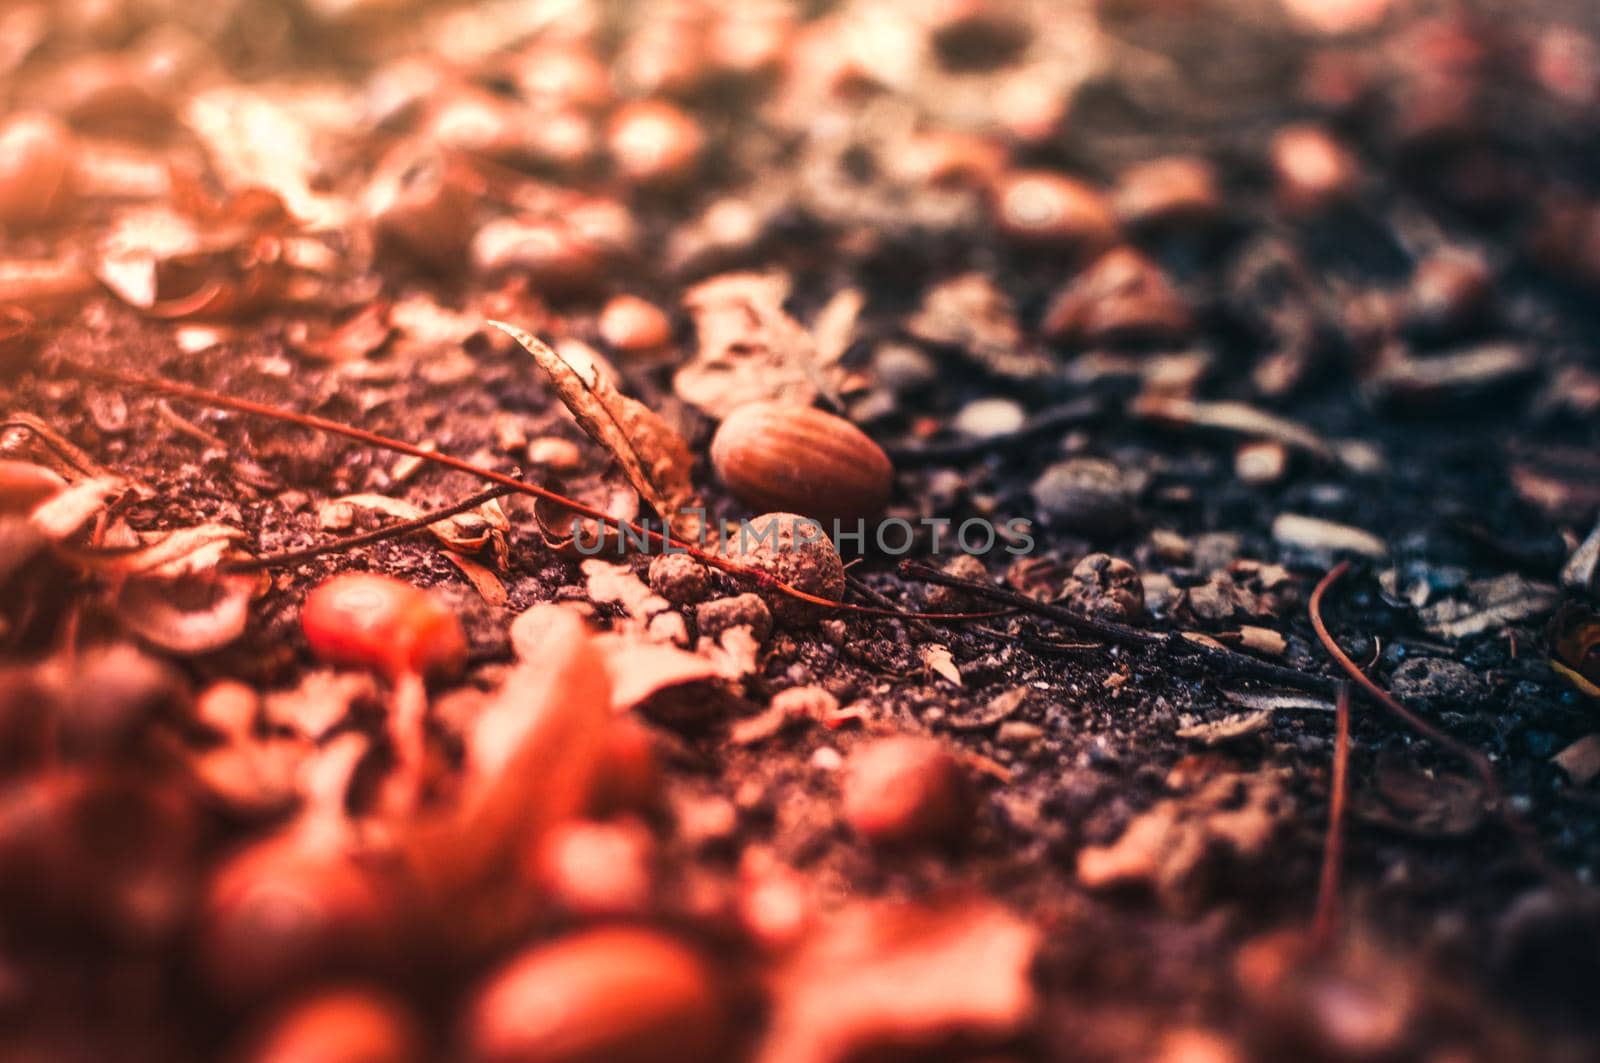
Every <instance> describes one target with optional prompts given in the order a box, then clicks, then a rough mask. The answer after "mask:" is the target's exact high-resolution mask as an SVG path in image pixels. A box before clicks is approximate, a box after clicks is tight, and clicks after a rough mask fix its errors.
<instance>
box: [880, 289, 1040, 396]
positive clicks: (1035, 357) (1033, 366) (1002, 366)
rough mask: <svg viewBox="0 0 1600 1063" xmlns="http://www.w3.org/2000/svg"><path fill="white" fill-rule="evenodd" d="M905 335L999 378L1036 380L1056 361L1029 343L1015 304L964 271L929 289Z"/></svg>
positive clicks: (911, 319) (997, 290)
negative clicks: (943, 349) (947, 351)
mask: <svg viewBox="0 0 1600 1063" xmlns="http://www.w3.org/2000/svg"><path fill="white" fill-rule="evenodd" d="M906 331H907V332H909V333H910V334H911V335H912V336H914V337H916V338H917V339H919V340H922V341H924V342H925V343H932V344H937V345H939V346H941V347H952V348H955V349H956V350H958V351H960V352H961V353H962V354H963V355H965V356H966V357H967V358H968V359H970V360H971V361H973V362H975V363H977V364H978V365H980V366H982V367H983V368H985V369H987V370H988V371H989V372H991V373H994V374H995V375H996V376H1002V377H1007V378H1009V379H1012V380H1033V379H1037V378H1038V377H1041V376H1045V375H1047V374H1049V373H1052V372H1054V371H1055V368H1056V366H1055V362H1054V360H1053V359H1051V358H1049V357H1048V356H1046V355H1045V354H1043V353H1041V352H1039V351H1037V350H1034V349H1032V348H1030V347H1028V346H1026V344H1025V340H1024V336H1023V333H1022V328H1021V326H1020V325H1018V324H1017V315H1016V310H1015V309H1014V308H1013V306H1012V304H1011V300H1010V299H1009V298H1008V297H1007V296H1006V295H1005V293H1004V292H1002V291H1001V290H1000V289H999V288H997V287H995V284H994V282H993V281H992V280H990V279H989V278H988V277H987V276H986V275H985V274H982V273H964V274H962V275H960V276H958V277H952V278H951V279H949V280H946V281H941V282H940V283H938V284H936V285H934V286H933V287H932V288H930V289H928V292H927V294H926V295H924V296H923V299H922V306H921V307H920V308H919V309H918V310H917V312H916V313H915V314H913V315H912V316H911V317H910V318H909V319H908V320H907V321H906Z"/></svg>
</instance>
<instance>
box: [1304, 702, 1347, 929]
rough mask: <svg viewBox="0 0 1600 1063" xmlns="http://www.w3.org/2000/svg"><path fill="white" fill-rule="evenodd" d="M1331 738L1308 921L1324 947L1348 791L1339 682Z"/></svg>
mask: <svg viewBox="0 0 1600 1063" xmlns="http://www.w3.org/2000/svg"><path fill="white" fill-rule="evenodd" d="M1335 711H1336V712H1337V713H1338V716H1337V717H1336V722H1335V731H1334V739H1333V785H1332V791H1331V793H1330V794H1329V795H1328V833H1327V836H1326V837H1325V838H1324V839H1323V843H1322V877H1321V879H1320V881H1319V882H1318V884H1317V914H1316V916H1315V917H1314V918H1313V919H1312V921H1311V943H1312V946H1313V947H1314V948H1318V949H1325V948H1327V947H1328V945H1329V944H1331V943H1332V941H1333V935H1334V932H1335V931H1336V930H1337V929H1338V927H1339V917H1340V913H1341V912H1342V910H1343V907H1344V906H1343V904H1342V903H1341V901H1340V890H1339V880H1340V877H1341V876H1342V875H1343V872H1344V807H1345V798H1346V793H1347V791H1348V790H1349V782H1348V779H1349V769H1350V687H1349V686H1347V685H1346V684H1344V683H1340V684H1339V700H1338V705H1337V708H1336V710H1335Z"/></svg>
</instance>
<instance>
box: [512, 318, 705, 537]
mask: <svg viewBox="0 0 1600 1063" xmlns="http://www.w3.org/2000/svg"><path fill="white" fill-rule="evenodd" d="M489 323H490V324H491V325H493V326H494V327H495V328H497V329H499V330H500V331H502V332H504V333H505V334H506V335H508V336H510V337H511V338H512V339H514V340H516V341H517V342H518V343H520V344H521V345H522V347H523V349H524V350H526V351H527V352H528V353H529V354H531V355H533V359H534V361H536V362H537V363H539V368H541V369H543V370H544V371H545V373H546V374H547V375H548V376H549V377H550V381H551V383H552V384H554V385H555V389H556V394H557V395H559V396H560V397H561V401H562V402H563V403H565V404H566V407H567V409H569V410H571V411H572V416H573V417H574V418H576V419H577V421H578V424H579V425H580V426H581V427H582V428H583V430H584V431H585V432H587V433H588V434H589V437H590V438H591V439H593V440H594V441H595V442H596V443H599V444H600V445H601V446H603V447H605V448H606V449H607V450H608V451H610V452H611V454H612V455H613V456H614V457H615V458H616V460H617V464H618V465H620V466H621V468H622V472H623V474H624V475H625V476H627V478H628V482H629V483H631V484H633V486H634V488H635V489H637V490H638V492H639V494H640V495H641V496H643V498H644V500H645V501H646V502H649V503H650V506H651V508H653V509H654V510H655V511H656V513H657V514H658V515H659V516H660V517H661V519H662V520H664V521H666V523H667V526H668V527H669V528H670V529H671V530H672V534H673V535H675V536H677V537H678V538H680V539H684V540H687V541H689V542H697V541H698V540H699V538H700V535H701V532H702V529H703V528H704V521H703V518H702V516H701V514H700V513H699V512H696V511H697V510H703V509H704V506H703V504H702V503H701V501H700V496H699V495H698V493H696V491H695V489H694V484H693V482H692V481H691V480H690V478H689V471H690V468H691V466H692V464H693V460H694V459H693V458H692V457H691V455H690V453H689V444H688V443H686V442H684V440H683V437H682V436H680V435H679V434H678V433H677V432H676V431H674V430H673V428H672V426H671V425H669V424H667V422H666V421H664V420H663V419H662V418H661V416H660V415H659V414H657V413H656V412H655V411H653V410H651V409H650V408H649V407H647V406H645V405H644V404H643V403H642V402H639V401H638V400H637V399H631V398H629V397H628V396H626V395H623V394H622V393H621V392H619V391H618V390H617V389H616V387H615V386H614V385H613V384H612V383H611V382H610V381H608V380H607V379H606V378H605V375H604V374H603V373H601V372H600V371H599V370H598V368H597V367H596V366H595V365H593V364H591V365H589V366H586V367H582V368H580V367H578V366H575V365H574V364H572V362H570V361H568V360H567V359H566V358H563V357H562V356H561V355H559V354H557V353H556V352H555V351H554V350H552V349H551V348H550V346H549V345H548V344H546V343H544V342H543V341H542V340H540V339H538V338H537V337H536V336H533V335H532V334H530V333H528V332H525V331H523V330H522V329H520V328H517V327H516V326H515V325H507V324H505V323H504V322H501V321H491V322H489Z"/></svg>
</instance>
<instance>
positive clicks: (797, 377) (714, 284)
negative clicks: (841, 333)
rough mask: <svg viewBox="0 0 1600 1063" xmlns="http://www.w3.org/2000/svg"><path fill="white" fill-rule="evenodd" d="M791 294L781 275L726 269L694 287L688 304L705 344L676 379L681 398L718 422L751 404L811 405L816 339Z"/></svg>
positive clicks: (685, 302) (815, 378) (814, 388)
mask: <svg viewBox="0 0 1600 1063" xmlns="http://www.w3.org/2000/svg"><path fill="white" fill-rule="evenodd" d="M788 294H789V280H788V278H787V277H784V276H783V275H782V274H777V273H771V274H760V273H729V274H725V275H723V276H720V277H713V278H711V279H710V280H707V281H702V282H701V283H700V284H697V285H695V286H694V287H693V288H691V289H689V291H688V292H687V293H685V294H684V297H683V305H684V308H685V309H686V310H688V312H689V314H690V316H691V317H693V318H694V323H695V329H696V331H697V333H698V334H699V339H700V347H699V350H698V352H697V353H696V354H695V356H694V358H693V359H692V360H690V361H689V362H688V363H687V364H685V365H684V366H683V367H682V368H681V369H679V370H678V372H677V373H676V374H675V375H674V376H673V378H672V387H673V390H674V391H676V392H677V394H678V397H679V398H681V399H682V400H683V401H685V402H687V403H689V404H690V405H691V406H694V407H696V408H697V409H699V410H701V411H703V412H705V413H706V414H708V415H709V416H711V417H714V418H716V419H717V420H721V419H722V418H724V417H726V416H727V415H728V414H730V413H732V412H733V411H734V410H735V409H737V408H738V407H740V406H743V405H745V404H746V403H750V402H768V401H776V402H788V403H793V404H795V405H796V406H809V405H811V403H812V402H813V401H815V399H816V397H817V395H818V394H819V390H820V389H819V369H818V354H817V345H816V343H815V342H814V341H813V340H812V338H811V334H810V333H809V332H807V331H806V330H805V328H804V327H803V326H802V325H801V324H800V323H799V322H798V321H796V320H795V319H794V318H792V317H790V316H789V314H788V313H787V312H786V311H785V310H784V309H783V301H784V299H785V298H787V296H788ZM830 390H831V389H830Z"/></svg>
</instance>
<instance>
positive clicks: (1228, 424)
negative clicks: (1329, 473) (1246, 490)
mask: <svg viewBox="0 0 1600 1063" xmlns="http://www.w3.org/2000/svg"><path fill="white" fill-rule="evenodd" d="M1129 412H1131V413H1132V414H1133V415H1134V416H1136V417H1143V418H1146V419H1148V420H1152V421H1156V422H1159V423H1160V424H1163V425H1167V426H1169V427H1173V428H1196V429H1202V430H1207V431H1212V432H1222V433H1226V434H1228V435H1236V436H1243V437H1245V438H1247V439H1265V440H1271V441H1272V442H1275V443H1281V444H1282V445H1284V446H1285V447H1288V448H1290V449H1291V450H1297V451H1299V452H1300V453H1302V454H1305V455H1307V456H1309V457H1311V458H1314V459H1316V460H1317V461H1319V462H1322V463H1324V464H1326V465H1336V464H1338V461H1339V457H1338V453H1337V452H1336V451H1335V450H1334V448H1333V447H1331V446H1329V445H1328V443H1327V442H1325V441H1324V440H1323V438H1322V437H1321V436H1319V435H1317V434H1316V433H1315V432H1313V431H1312V430H1311V429H1309V428H1307V427H1306V426H1305V425H1303V424H1300V423H1299V422H1298V421H1291V420H1289V419H1288V418H1286V417H1279V416H1278V415H1276V414H1272V413H1268V412H1266V411H1265V410H1261V409H1257V408H1256V407H1254V406H1251V405H1248V404H1247V403H1243V402H1196V401H1193V400H1190V399H1182V398H1175V397H1172V396H1167V395H1144V396H1141V397H1140V398H1138V399H1136V400H1135V401H1134V402H1133V404H1132V406H1131V407H1130V410H1129Z"/></svg>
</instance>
